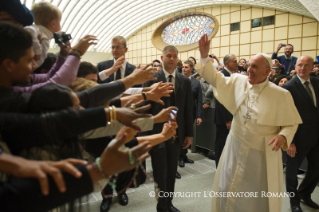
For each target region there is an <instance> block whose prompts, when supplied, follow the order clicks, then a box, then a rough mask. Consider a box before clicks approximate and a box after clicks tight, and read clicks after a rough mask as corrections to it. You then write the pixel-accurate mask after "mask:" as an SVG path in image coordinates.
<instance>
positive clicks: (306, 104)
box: [283, 76, 319, 151]
mask: <svg viewBox="0 0 319 212" xmlns="http://www.w3.org/2000/svg"><path fill="white" fill-rule="evenodd" d="M310 82H311V85H312V87H313V89H314V92H315V95H316V101H317V107H315V105H314V102H313V101H312V100H311V98H310V96H309V94H308V93H307V91H306V89H305V87H304V86H303V84H302V83H301V81H300V79H299V78H298V76H296V77H294V78H292V79H291V80H290V81H288V82H287V83H286V84H285V85H284V86H283V88H285V89H287V90H288V91H289V92H290V93H291V95H292V98H293V99H294V103H295V105H296V108H297V110H298V112H299V114H300V116H301V119H302V124H299V126H298V129H297V132H296V134H295V137H294V139H293V141H292V143H294V144H295V145H296V147H297V151H298V148H300V147H301V148H302V147H312V146H315V145H316V144H317V143H318V139H319V136H318V132H319V110H318V106H319V79H317V78H314V77H310Z"/></svg>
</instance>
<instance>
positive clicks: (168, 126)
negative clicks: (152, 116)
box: [161, 121, 178, 141]
mask: <svg viewBox="0 0 319 212" xmlns="http://www.w3.org/2000/svg"><path fill="white" fill-rule="evenodd" d="M177 128H178V125H177V123H176V121H173V122H171V123H165V124H164V125H163V129H162V132H161V134H162V135H163V136H164V138H165V139H164V140H165V141H166V140H168V139H170V138H171V137H173V136H174V135H176V129H177Z"/></svg>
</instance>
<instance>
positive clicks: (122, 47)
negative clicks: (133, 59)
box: [111, 46, 125, 49]
mask: <svg viewBox="0 0 319 212" xmlns="http://www.w3.org/2000/svg"><path fill="white" fill-rule="evenodd" d="M124 48H125V47H124V46H111V49H124Z"/></svg>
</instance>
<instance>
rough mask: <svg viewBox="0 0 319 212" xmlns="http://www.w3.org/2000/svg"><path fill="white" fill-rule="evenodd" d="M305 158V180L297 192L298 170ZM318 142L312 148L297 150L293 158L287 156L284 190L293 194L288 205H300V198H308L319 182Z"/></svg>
mask: <svg viewBox="0 0 319 212" xmlns="http://www.w3.org/2000/svg"><path fill="white" fill-rule="evenodd" d="M305 157H307V160H308V167H307V171H306V175H305V178H304V179H303V181H302V182H301V184H300V186H299V188H298V190H297V187H298V178H297V174H298V170H299V167H300V165H301V163H302V161H303V160H304V159H305ZM318 161H319V142H318V143H317V145H316V146H314V147H303V148H298V146H297V153H296V155H295V157H293V158H292V157H290V156H289V155H288V156H287V166H286V189H287V192H294V194H295V195H294V197H290V204H291V205H293V206H295V205H297V206H299V205H300V198H309V197H310V196H311V193H312V192H313V191H314V189H315V188H316V186H317V184H318V181H319V162H318Z"/></svg>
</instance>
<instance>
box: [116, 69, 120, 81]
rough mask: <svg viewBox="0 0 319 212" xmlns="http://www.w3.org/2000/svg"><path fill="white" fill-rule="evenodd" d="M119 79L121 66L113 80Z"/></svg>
mask: <svg viewBox="0 0 319 212" xmlns="http://www.w3.org/2000/svg"><path fill="white" fill-rule="evenodd" d="M119 79H121V68H119V69H117V71H116V77H115V80H119Z"/></svg>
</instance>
